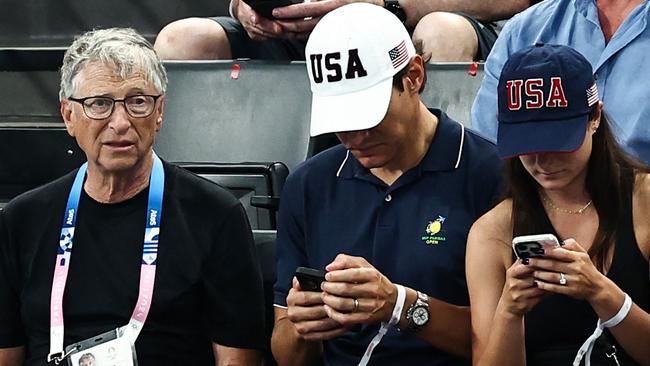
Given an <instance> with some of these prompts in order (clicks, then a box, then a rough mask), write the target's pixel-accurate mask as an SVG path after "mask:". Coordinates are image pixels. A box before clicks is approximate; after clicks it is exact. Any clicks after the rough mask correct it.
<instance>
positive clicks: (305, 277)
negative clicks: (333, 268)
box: [295, 267, 325, 292]
mask: <svg viewBox="0 0 650 366" xmlns="http://www.w3.org/2000/svg"><path fill="white" fill-rule="evenodd" d="M295 276H296V278H297V279H298V283H300V288H301V289H302V290H303V291H317V292H320V291H321V289H320V284H321V283H322V282H323V281H325V272H323V271H320V270H317V269H313V268H307V267H298V268H297V269H296V273H295Z"/></svg>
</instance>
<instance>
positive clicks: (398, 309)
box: [359, 284, 406, 366]
mask: <svg viewBox="0 0 650 366" xmlns="http://www.w3.org/2000/svg"><path fill="white" fill-rule="evenodd" d="M395 287H396V288H397V301H395V307H394V308H393V313H392V314H391V316H390V320H389V321H388V323H381V328H379V332H377V334H376V335H375V337H374V338H373V339H372V341H370V344H369V345H368V348H366V352H364V353H363V357H362V358H361V361H359V366H366V365H367V364H368V361H370V356H372V351H374V350H375V347H377V345H379V342H381V339H382V338H383V337H384V334H386V332H388V328H390V327H392V326H395V325H397V324H399V320H400V319H401V317H402V310H403V309H404V303H405V302H406V289H405V288H404V286H402V285H398V284H395Z"/></svg>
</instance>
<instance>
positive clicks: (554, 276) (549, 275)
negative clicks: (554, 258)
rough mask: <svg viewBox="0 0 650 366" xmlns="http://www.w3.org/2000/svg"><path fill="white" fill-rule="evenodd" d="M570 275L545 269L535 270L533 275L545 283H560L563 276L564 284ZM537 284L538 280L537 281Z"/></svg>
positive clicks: (567, 281)
mask: <svg viewBox="0 0 650 366" xmlns="http://www.w3.org/2000/svg"><path fill="white" fill-rule="evenodd" d="M570 276H571V275H568V274H564V273H560V272H547V271H535V272H534V273H533V277H534V278H535V279H536V280H538V281H543V282H545V283H550V284H557V285H561V282H562V278H564V281H565V285H566V284H567V283H569V281H570V280H571V278H570ZM538 285H539V282H538Z"/></svg>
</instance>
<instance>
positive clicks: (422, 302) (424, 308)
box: [406, 291, 429, 332]
mask: <svg viewBox="0 0 650 366" xmlns="http://www.w3.org/2000/svg"><path fill="white" fill-rule="evenodd" d="M417 294H418V297H417V299H416V300H415V302H414V303H413V304H411V306H410V307H409V309H408V311H407V312H406V320H407V321H408V329H409V330H411V331H414V332H417V331H418V330H420V329H422V328H423V327H424V326H425V325H426V324H427V323H428V322H429V296H427V294H425V293H423V292H420V291H417ZM416 312H419V314H416ZM416 316H420V317H421V316H424V317H425V319H424V320H423V321H422V320H421V319H420V320H419V321H420V322H422V323H421V324H418V322H417V321H416V319H415V317H416Z"/></svg>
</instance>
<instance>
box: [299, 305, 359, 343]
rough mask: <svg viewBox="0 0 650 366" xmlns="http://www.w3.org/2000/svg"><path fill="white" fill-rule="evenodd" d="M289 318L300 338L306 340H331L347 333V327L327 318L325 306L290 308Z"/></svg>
mask: <svg viewBox="0 0 650 366" xmlns="http://www.w3.org/2000/svg"><path fill="white" fill-rule="evenodd" d="M292 310H293V311H292ZM287 317H288V318H289V320H290V321H291V322H292V323H293V325H294V327H295V328H296V331H297V332H298V334H299V335H300V337H302V338H303V339H306V340H326V339H331V338H335V337H338V336H340V335H341V334H343V333H345V332H346V331H347V328H346V327H345V326H343V325H341V324H340V323H338V322H336V321H335V320H333V319H330V318H329V317H328V316H327V312H326V311H325V308H324V306H315V307H311V308H294V309H292V308H289V311H288V312H287Z"/></svg>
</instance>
